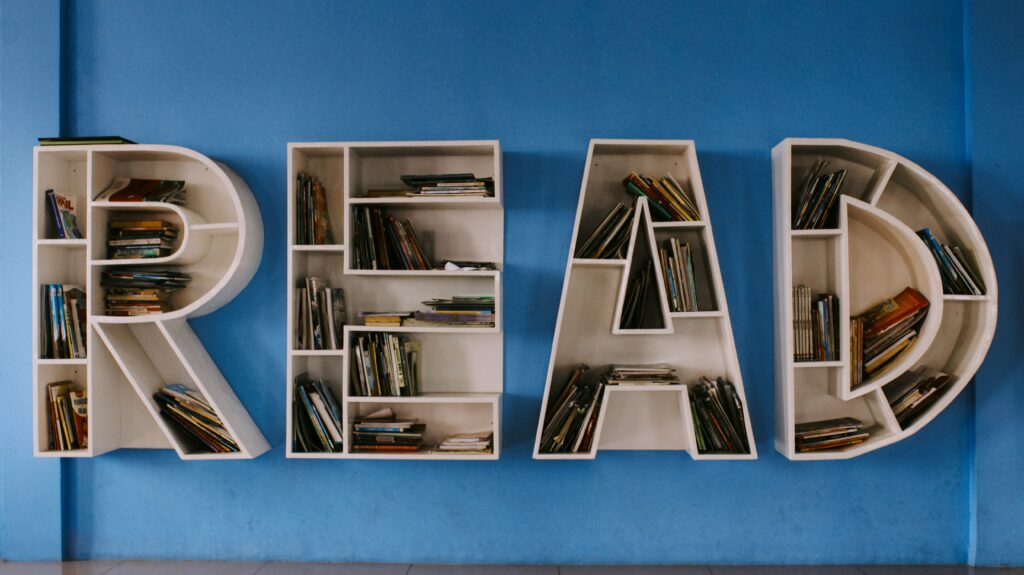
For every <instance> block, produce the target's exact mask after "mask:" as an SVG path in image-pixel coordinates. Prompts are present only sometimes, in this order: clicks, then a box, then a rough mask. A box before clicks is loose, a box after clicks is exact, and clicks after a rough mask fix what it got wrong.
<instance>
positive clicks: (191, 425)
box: [153, 383, 238, 453]
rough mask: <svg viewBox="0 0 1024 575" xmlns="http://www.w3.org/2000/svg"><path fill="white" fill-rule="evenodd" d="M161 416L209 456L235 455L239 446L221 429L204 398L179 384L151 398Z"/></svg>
mask: <svg viewBox="0 0 1024 575" xmlns="http://www.w3.org/2000/svg"><path fill="white" fill-rule="evenodd" d="M153 399H155V400H156V402H157V403H158V404H159V405H160V413H161V414H162V415H163V416H164V417H165V418H166V419H167V420H168V421H169V422H170V423H171V425H172V426H174V427H175V428H177V429H178V430H180V431H182V432H184V433H185V434H186V435H188V436H190V437H192V438H194V439H195V440H196V441H197V442H198V443H199V444H200V445H201V446H202V447H203V448H205V450H208V451H210V452H211V453H235V452H237V451H238V444H237V443H235V440H234V439H233V438H232V437H231V434H230V433H228V431H227V429H225V428H224V423H223V422H222V421H221V420H220V417H219V416H218V415H217V412H215V411H214V410H213V407H211V406H210V404H209V403H207V401H206V398H205V397H203V395H202V394H201V393H199V392H198V391H196V390H194V389H189V388H187V387H185V386H184V385H182V384H180V383H172V384H170V385H165V386H163V388H161V389H160V391H158V392H156V393H154V394H153Z"/></svg>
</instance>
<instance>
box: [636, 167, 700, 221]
mask: <svg viewBox="0 0 1024 575" xmlns="http://www.w3.org/2000/svg"><path fill="white" fill-rule="evenodd" d="M622 185H623V187H624V188H625V189H626V191H627V192H629V193H630V194H632V195H634V196H636V197H646V198H647V199H648V200H649V202H648V205H649V206H650V207H651V214H652V217H653V218H654V219H656V220H658V221H686V222H695V221H700V211H699V210H698V209H697V204H696V203H694V201H693V200H692V199H691V198H690V194H689V193H688V192H687V191H686V190H684V189H683V187H682V186H681V185H680V184H679V182H678V181H676V179H675V178H674V177H672V174H667V175H665V177H663V178H661V179H654V178H649V177H647V176H644V175H641V174H638V173H636V172H629V174H627V175H626V177H625V178H624V179H623V180H622Z"/></svg>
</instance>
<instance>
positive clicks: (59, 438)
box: [46, 380, 89, 451]
mask: <svg viewBox="0 0 1024 575" xmlns="http://www.w3.org/2000/svg"><path fill="white" fill-rule="evenodd" d="M46 400H47V404H46V415H47V423H48V426H47V427H48V429H49V433H50V437H49V449H50V450H52V451H69V450H72V449H85V448H86V447H88V446H89V431H88V429H89V428H88V416H89V411H88V404H87V400H86V397H85V391H83V389H82V388H81V387H79V386H78V385H77V384H75V383H74V382H73V381H70V380H64V381H57V382H53V383H49V384H47V385H46Z"/></svg>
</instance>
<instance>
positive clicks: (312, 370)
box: [285, 355, 348, 458]
mask: <svg viewBox="0 0 1024 575" xmlns="http://www.w3.org/2000/svg"><path fill="white" fill-rule="evenodd" d="M303 375H305V376H307V377H308V378H309V379H312V380H317V379H320V380H323V382H324V385H325V386H327V388H328V389H329V390H330V391H331V393H332V394H334V399H335V401H337V402H338V407H339V408H340V409H341V412H342V418H341V421H342V426H343V427H344V422H345V412H346V410H347V409H348V407H347V406H346V405H345V402H344V399H345V393H344V386H345V358H344V356H342V355H297V356H291V357H289V358H288V398H287V401H286V405H287V413H288V415H287V418H286V427H285V432H286V434H287V437H286V438H285V445H286V452H287V454H288V457H313V458H315V457H328V458H329V457H336V456H339V455H340V452H304V451H297V450H296V446H295V442H294V434H293V430H294V429H295V427H294V426H295V424H296V422H295V411H294V409H295V399H296V398H295V381H296V379H298V378H299V377H300V376H303ZM299 407H300V408H301V406H299ZM342 433H344V429H343V430H342Z"/></svg>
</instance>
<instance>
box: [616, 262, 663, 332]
mask: <svg viewBox="0 0 1024 575" xmlns="http://www.w3.org/2000/svg"><path fill="white" fill-rule="evenodd" d="M655 285H656V284H655V283H654V261H653V260H647V263H646V264H644V265H643V267H641V268H640V269H639V270H638V271H637V272H635V273H634V274H633V277H632V278H631V279H630V281H629V285H628V286H627V287H626V299H625V301H624V303H623V305H622V320H621V321H620V322H619V328H620V329H645V328H652V327H653V328H660V327H662V326H661V322H660V321H659V322H658V325H654V326H652V325H646V323H648V322H649V318H648V317H647V302H648V300H649V299H651V289H652V288H654V286H655ZM655 289H657V288H655ZM659 317H660V316H659Z"/></svg>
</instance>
